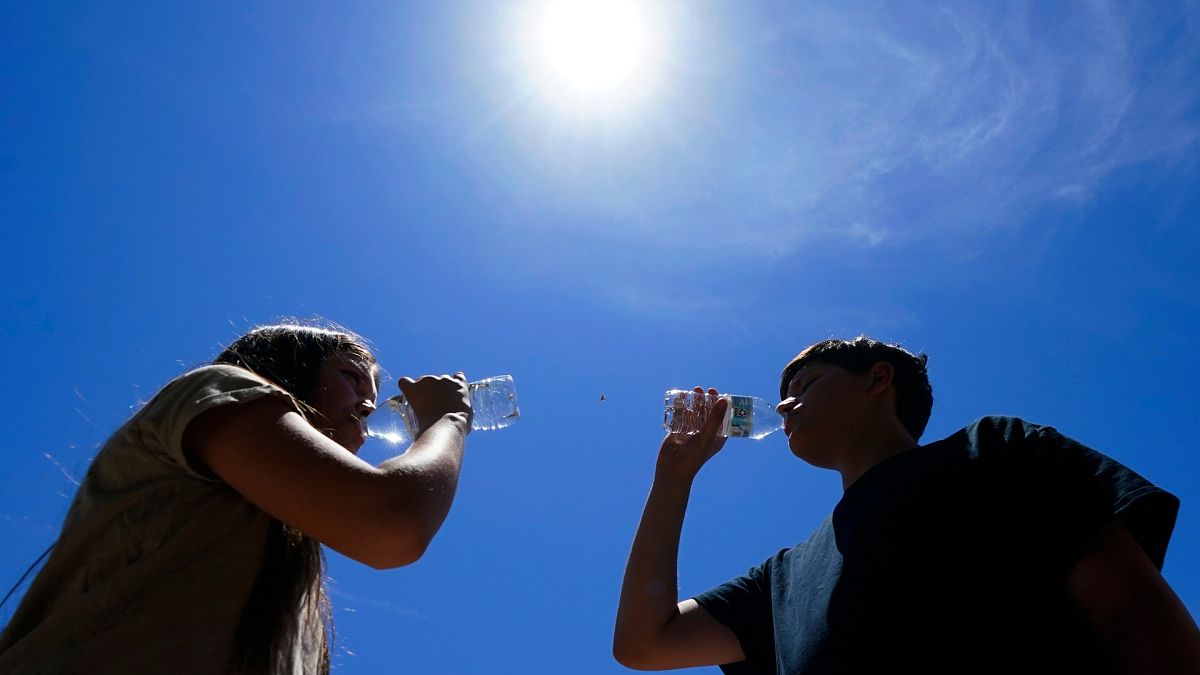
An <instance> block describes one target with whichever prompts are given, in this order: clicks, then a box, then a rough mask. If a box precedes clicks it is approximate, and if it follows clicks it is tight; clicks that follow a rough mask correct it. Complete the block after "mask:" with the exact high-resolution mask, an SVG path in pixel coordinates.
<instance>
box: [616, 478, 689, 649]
mask: <svg viewBox="0 0 1200 675" xmlns="http://www.w3.org/2000/svg"><path fill="white" fill-rule="evenodd" d="M691 487H692V484H691V480H690V479H685V478H664V477H661V476H656V477H655V480H654V484H653V486H652V487H651V488H650V496H649V497H648V498H647V499H646V507H645V509H644V510H643V512H642V520H641V522H640V523H639V524H638V529H637V534H636V535H635V536H634V539H633V546H632V548H631V549H630V552H629V562H628V564H627V565H626V567H625V580H624V583H623V584H622V585H621V600H620V605H619V607H618V608H617V623H616V630H615V637H614V645H616V646H617V647H618V648H620V647H621V646H622V645H624V646H632V645H636V644H637V643H638V642H639V641H640V640H642V639H645V638H647V637H649V636H653V635H655V634H657V633H658V632H659V631H661V630H662V628H663V627H664V626H665V625H666V624H667V622H669V621H670V620H671V619H672V618H673V617H674V616H675V615H676V613H677V612H678V601H679V591H678V564H679V538H680V532H681V531H682V529H683V519H684V514H685V512H686V510H687V504H688V498H689V494H690V492H691Z"/></svg>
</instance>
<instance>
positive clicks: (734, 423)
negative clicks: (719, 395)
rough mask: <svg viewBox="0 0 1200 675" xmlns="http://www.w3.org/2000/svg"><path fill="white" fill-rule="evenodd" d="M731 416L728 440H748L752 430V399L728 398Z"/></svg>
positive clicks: (742, 397)
mask: <svg viewBox="0 0 1200 675" xmlns="http://www.w3.org/2000/svg"><path fill="white" fill-rule="evenodd" d="M729 406H730V411H731V412H732V415H731V416H730V419H729V437H730V438H749V437H750V432H751V431H753V430H754V418H753V415H754V399H753V398H752V397H750V396H730V397H729Z"/></svg>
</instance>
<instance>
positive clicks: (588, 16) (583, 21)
mask: <svg viewBox="0 0 1200 675" xmlns="http://www.w3.org/2000/svg"><path fill="white" fill-rule="evenodd" d="M541 29H542V30H541V44H542V56H543V58H544V59H545V62H546V65H547V66H548V67H549V69H550V70H551V71H552V72H553V73H554V74H555V75H557V77H558V79H559V80H560V81H561V82H562V83H563V84H565V85H566V86H568V87H570V88H572V89H574V90H576V91H578V92H581V93H609V92H614V91H616V90H618V89H622V88H626V87H628V86H629V85H630V84H631V83H632V82H633V80H634V79H636V78H635V76H636V75H637V74H638V72H639V69H640V68H643V67H644V65H645V64H644V63H642V57H643V54H644V52H645V28H644V26H643V24H642V20H641V16H640V15H639V14H638V11H637V8H636V7H635V6H634V4H633V3H632V2H626V1H624V0H559V1H557V2H552V3H551V4H550V5H549V6H548V7H547V8H546V13H545V15H544V16H543V18H542V26H541Z"/></svg>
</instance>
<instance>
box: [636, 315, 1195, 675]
mask: <svg viewBox="0 0 1200 675" xmlns="http://www.w3.org/2000/svg"><path fill="white" fill-rule="evenodd" d="M925 362H926V357H925V356H924V355H921V356H915V355H913V354H911V353H909V352H907V351H905V350H904V349H902V348H900V347H898V346H895V345H888V344H884V343H881V342H877V341H875V340H871V339H869V338H866V337H859V338H857V339H854V340H826V341H823V342H820V343H817V344H815V345H812V346H811V347H808V348H807V349H805V350H804V351H802V352H801V353H800V354H799V355H798V356H797V357H796V358H795V359H794V360H793V361H792V362H791V363H789V364H788V366H787V368H786V369H785V370H784V371H783V376H782V380H781V386H780V396H781V398H782V399H783V400H782V402H780V404H779V406H778V410H779V412H780V413H781V414H782V415H783V416H784V417H785V424H784V429H785V433H786V435H787V438H788V446H789V447H790V449H791V451H792V453H793V454H795V455H796V456H797V457H799V458H800V459H802V460H804V461H805V462H808V463H809V464H812V465H813V466H817V467H821V468H828V469H833V470H835V471H838V472H839V473H840V474H841V476H842V486H843V489H844V492H843V495H842V498H841V500H840V501H839V502H838V504H837V505H836V507H835V508H834V510H833V513H832V514H831V515H830V516H829V517H828V518H826V519H825V521H824V522H823V523H822V524H821V526H820V527H818V529H817V530H816V531H815V532H813V533H812V535H811V536H810V537H809V538H808V539H807V540H806V541H805V542H804V543H802V544H799V545H797V546H794V547H792V548H789V549H784V550H782V551H780V552H779V553H777V554H775V555H773V556H771V557H770V558H769V559H767V560H766V561H765V562H764V563H762V564H761V565H759V566H757V567H755V568H753V569H751V570H750V571H749V572H748V573H747V574H746V575H745V576H742V577H738V578H736V579H733V580H732V581H729V582H727V583H725V584H722V585H720V586H718V587H716V588H714V589H711V590H709V591H707V592H704V593H701V594H700V595H698V596H696V597H694V598H691V599H687V600H684V601H682V602H679V601H678V591H677V590H676V586H677V578H676V567H677V558H678V550H679V536H680V529H681V526H682V523H683V518H684V511H685V509H686V506H687V501H688V498H689V494H690V492H691V486H692V481H693V479H694V478H695V476H696V473H697V472H698V471H699V470H700V468H701V466H703V464H704V463H705V462H706V461H707V460H708V459H709V458H711V457H712V456H713V455H714V454H715V453H716V452H717V451H719V450H720V449H721V446H722V445H723V441H724V439H722V438H720V437H719V436H718V433H717V432H718V430H719V427H720V423H721V418H722V417H723V416H724V413H725V408H726V406H727V404H726V403H725V402H724V401H720V402H717V403H715V404H714V405H713V407H712V409H711V412H710V415H709V418H708V420H707V422H706V424H705V426H704V427H703V429H702V430H701V431H700V432H699V433H696V434H692V435H685V434H670V435H668V436H667V438H666V439H665V440H664V441H663V444H662V448H661V449H660V451H659V455H658V460H657V466H656V469H655V473H654V481H653V485H652V487H651V489H650V495H649V497H648V499H647V503H646V506H645V511H644V512H643V515H642V520H641V523H640V524H639V526H638V530H637V534H636V535H635V538H634V542H633V547H632V550H631V552H630V555H629V563H628V566H627V568H626V571H625V580H624V584H623V586H622V589H621V599H620V606H619V608H618V612H617V621H616V629H615V634H614V640H613V653H614V655H615V656H616V658H617V660H618V661H620V662H621V663H622V664H624V665H626V666H629V667H631V668H636V669H641V670H664V669H671V668H683V667H688V666H702V665H721V667H722V669H723V670H724V671H725V672H727V673H788V674H792V673H805V674H812V673H951V672H952V673H980V672H984V673H1110V672H1111V673H1190V674H1193V675H1194V674H1195V673H1200V631H1198V630H1197V627H1196V624H1195V622H1194V621H1193V619H1192V617H1191V616H1190V615H1189V614H1188V611H1187V609H1186V608H1185V607H1184V606H1183V603H1182V602H1181V601H1180V600H1179V599H1178V598H1177V597H1176V595H1175V594H1174V592H1173V591H1172V590H1171V588H1170V587H1169V586H1168V585H1167V583H1166V582H1165V581H1164V580H1163V578H1162V576H1161V575H1160V573H1159V570H1160V569H1161V567H1162V563H1163V556H1164V554H1165V552H1166V547H1167V541H1168V539H1169V538H1170V535H1171V531H1172V529H1173V527H1174V523H1175V516H1176V512H1177V510H1178V500H1177V499H1176V498H1175V497H1173V496H1172V495H1170V494H1168V493H1166V492H1164V491H1162V490H1161V489H1159V488H1157V487H1154V486H1153V485H1151V484H1150V483H1149V482H1147V481H1146V480H1145V479H1143V478H1142V477H1141V476H1139V475H1137V474H1136V473H1134V472H1133V471H1131V470H1129V469H1128V468H1126V467H1124V466H1122V465H1121V464H1118V463H1117V462H1115V461H1113V460H1112V459H1110V458H1108V457H1105V456H1104V455H1101V454H1100V453H1097V452H1095V451H1093V450H1091V449H1089V448H1086V447H1084V446H1083V445H1081V444H1079V443H1077V442H1075V441H1073V440H1071V439H1069V438H1067V437H1065V436H1063V435H1061V434H1059V433H1058V432H1057V431H1055V430H1054V429H1052V428H1050V427H1045V426H1039V425H1036V424H1030V423H1028V422H1024V421H1022V420H1019V419H1015V418H1011V417H985V418H983V419H980V420H978V421H976V422H974V423H972V424H971V425H969V426H967V427H966V428H965V429H962V430H961V431H958V432H957V433H955V434H953V435H951V436H950V437H948V438H946V439H944V440H940V441H936V442H933V443H929V444H926V445H918V444H917V439H918V438H920V436H921V433H922V432H923V431H924V429H925V424H926V422H927V421H928V419H929V413H930V409H931V407H932V402H933V397H932V389H931V388H930V385H929V381H928V377H927V374H926V371H925ZM697 391H701V390H700V389H699V388H697ZM708 391H709V393H712V394H715V393H716V392H715V390H712V389H710V390H708ZM768 517H772V518H781V517H783V518H786V517H787V515H786V514H773V515H770V516H768Z"/></svg>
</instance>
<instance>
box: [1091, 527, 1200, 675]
mask: <svg viewBox="0 0 1200 675" xmlns="http://www.w3.org/2000/svg"><path fill="white" fill-rule="evenodd" d="M1067 590H1068V592H1069V593H1070V596H1071V599H1072V601H1073V602H1074V603H1075V606H1076V607H1078V608H1079V610H1080V612H1081V613H1082V614H1083V616H1084V618H1085V619H1086V620H1087V621H1088V622H1089V623H1090V624H1091V626H1092V628H1093V630H1095V631H1096V633H1097V635H1099V637H1100V639H1101V641H1102V642H1103V643H1104V644H1105V646H1107V647H1108V649H1109V652H1110V654H1111V656H1112V657H1113V659H1114V661H1115V663H1116V664H1117V666H1118V668H1119V669H1120V671H1119V672H1123V673H1130V674H1131V675H1132V674H1133V673H1163V674H1169V673H1179V674H1180V675H1183V674H1184V673H1188V674H1195V673H1200V629H1197V627H1196V622H1195V621H1194V620H1193V619H1192V617H1191V615H1190V614H1188V611H1187V608H1186V607H1184V605H1183V602H1181V601H1180V600H1179V597H1178V596H1176V595H1175V592H1174V591H1172V590H1171V587H1170V586H1169V585H1167V582H1166V580H1165V579H1163V578H1162V575H1161V574H1159V572H1158V569H1156V568H1155V566H1154V564H1153V563H1151V562H1150V558H1148V557H1147V556H1146V553H1145V551H1143V550H1142V547H1141V546H1139V545H1138V543H1137V541H1135V540H1134V538H1133V535H1131V534H1130V533H1129V532H1128V530H1126V529H1125V528H1124V527H1123V526H1122V525H1121V524H1120V523H1119V522H1113V523H1111V524H1109V525H1108V526H1107V527H1106V528H1105V529H1103V530H1101V532H1100V533H1099V535H1097V537H1096V539H1095V540H1094V541H1093V542H1092V544H1091V546H1090V547H1089V548H1088V550H1087V551H1086V552H1085V553H1084V555H1083V557H1082V558H1081V559H1080V560H1079V562H1078V563H1076V564H1075V567H1074V568H1073V569H1072V570H1071V574H1070V577H1068V580H1067Z"/></svg>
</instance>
